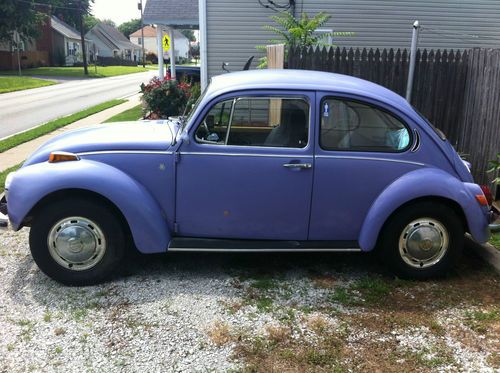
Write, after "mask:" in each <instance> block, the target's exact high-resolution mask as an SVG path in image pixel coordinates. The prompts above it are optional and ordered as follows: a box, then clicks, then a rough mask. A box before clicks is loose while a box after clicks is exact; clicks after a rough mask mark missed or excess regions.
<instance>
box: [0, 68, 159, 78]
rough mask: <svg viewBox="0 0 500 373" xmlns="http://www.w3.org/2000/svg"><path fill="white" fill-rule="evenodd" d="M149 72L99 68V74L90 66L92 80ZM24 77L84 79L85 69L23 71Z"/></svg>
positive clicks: (36, 69)
mask: <svg viewBox="0 0 500 373" xmlns="http://www.w3.org/2000/svg"><path fill="white" fill-rule="evenodd" d="M144 71H149V69H147V68H146V69H144V68H142V66H141V67H139V66H98V67H97V72H96V69H95V67H94V66H89V77H90V78H106V77H110V76H118V75H126V74H133V73H140V72H144ZM15 73H16V72H15V71H7V72H3V74H7V75H11V74H15ZM23 74H24V75H41V76H75V77H84V76H85V75H84V74H83V67H37V68H34V69H25V70H23Z"/></svg>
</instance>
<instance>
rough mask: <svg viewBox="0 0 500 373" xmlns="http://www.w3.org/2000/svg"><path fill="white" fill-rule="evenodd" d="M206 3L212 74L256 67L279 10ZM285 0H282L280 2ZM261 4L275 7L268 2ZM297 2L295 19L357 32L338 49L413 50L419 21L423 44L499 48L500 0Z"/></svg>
mask: <svg viewBox="0 0 500 373" xmlns="http://www.w3.org/2000/svg"><path fill="white" fill-rule="evenodd" d="M149 1H158V0H149ZM149 1H148V2H149ZM202 1H205V4H206V12H205V14H201V12H200V25H201V24H202V22H203V21H202V20H201V18H204V21H205V22H206V30H200V32H202V33H203V32H204V31H206V38H207V44H206V50H207V56H206V61H205V63H206V64H207V65H208V66H207V68H208V76H209V77H210V76H213V75H217V74H221V73H222V70H221V64H222V62H227V63H229V68H230V70H239V69H241V68H242V67H243V65H244V64H245V62H246V60H247V59H248V57H249V56H252V55H255V56H256V59H255V60H254V63H253V66H256V64H257V57H260V56H262V52H260V51H257V50H256V49H255V46H256V45H265V44H266V43H267V40H268V39H276V36H275V35H274V34H272V33H270V32H269V31H266V30H264V29H263V27H262V26H264V25H273V24H274V22H273V21H272V20H270V19H269V17H270V16H272V15H275V14H276V12H274V11H273V10H271V9H269V8H265V7H263V6H262V5H260V4H259V1H257V0H252V1H248V0H202ZM287 2H288V1H286V0H282V1H279V4H284V3H287ZM261 3H262V4H267V5H271V4H270V2H268V1H266V0H262V1H261ZM275 3H277V2H275ZM295 4H296V5H295V14H296V16H297V17H298V16H300V13H301V12H306V13H308V14H310V15H314V14H317V13H318V12H320V11H324V12H327V13H328V14H330V15H331V16H332V18H331V19H330V20H329V21H328V23H327V24H326V25H325V26H324V27H322V29H323V30H325V29H326V30H329V31H332V30H333V31H350V32H354V33H355V36H350V37H342V38H340V37H339V38H335V40H334V41H333V43H334V44H335V45H337V46H340V47H344V46H345V47H361V48H363V47H366V48H409V47H410V42H411V35H412V24H413V22H414V21H415V20H419V21H420V24H421V25H422V27H423V28H422V30H421V33H420V38H419V44H418V46H419V47H420V48H432V49H464V48H472V47H496V48H498V47H500V1H491V0H471V1H467V2H464V1H462V0H439V1H408V0H377V1H361V0H355V1H347V2H346V1H345V0H308V1H305V0H297V1H295ZM290 10H291V9H290ZM200 29H201V27H200ZM326 30H325V31H326ZM202 66H203V60H202Z"/></svg>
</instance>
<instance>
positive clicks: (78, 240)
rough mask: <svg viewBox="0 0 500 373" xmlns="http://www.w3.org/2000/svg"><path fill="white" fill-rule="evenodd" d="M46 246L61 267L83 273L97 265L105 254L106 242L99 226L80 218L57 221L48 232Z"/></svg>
mask: <svg viewBox="0 0 500 373" xmlns="http://www.w3.org/2000/svg"><path fill="white" fill-rule="evenodd" d="M47 245H48V247H49V252H50V255H51V256H52V258H53V259H54V260H55V261H56V262H57V263H58V264H60V265H61V266H63V267H65V268H67V269H71V270H73V271H83V270H86V269H90V268H92V267H94V266H95V265H96V264H97V263H99V262H100V261H101V259H102V257H103V256H104V253H105V252H106V240H105V238H104V234H103V233H102V230H101V229H100V228H99V226H98V225H97V224H96V223H94V222H93V221H91V220H89V219H86V218H82V217H80V216H72V217H68V218H65V219H62V220H60V221H58V222H57V223H56V224H55V225H54V226H53V227H52V229H51V230H50V232H49V235H48V238H47Z"/></svg>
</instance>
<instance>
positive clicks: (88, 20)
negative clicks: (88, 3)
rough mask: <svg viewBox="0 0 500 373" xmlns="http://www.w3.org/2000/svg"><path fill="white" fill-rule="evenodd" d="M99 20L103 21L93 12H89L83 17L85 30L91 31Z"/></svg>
mask: <svg viewBox="0 0 500 373" xmlns="http://www.w3.org/2000/svg"><path fill="white" fill-rule="evenodd" d="M99 22H101V21H100V20H99V18H96V17H94V16H93V15H92V14H87V15H86V16H84V17H83V29H84V32H85V33H87V32H89V31H90V30H91V29H92V28H93V27H94V26H95V25H97V24H98V23H99Z"/></svg>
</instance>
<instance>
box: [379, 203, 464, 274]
mask: <svg viewBox="0 0 500 373" xmlns="http://www.w3.org/2000/svg"><path fill="white" fill-rule="evenodd" d="M425 218H430V219H433V220H434V221H437V222H438V223H440V224H441V226H442V227H444V228H445V230H446V232H447V234H448V245H447V249H446V251H445V252H444V255H443V256H442V257H441V259H439V260H438V261H437V262H436V263H432V261H431V260H429V264H427V265H428V266H426V267H423V268H422V267H421V268H417V267H416V266H418V265H422V263H420V264H419V263H418V262H417V261H415V263H414V264H413V265H410V264H408V263H407V261H405V259H404V258H403V257H404V256H405V254H404V252H407V250H406V248H404V249H402V251H403V253H401V250H400V237H403V240H404V237H407V236H405V235H402V233H403V230H405V228H406V227H408V226H409V224H411V223H412V222H414V221H415V220H418V219H425ZM415 226H417V225H415ZM464 234H465V232H464V227H463V224H462V221H461V219H460V217H459V216H457V214H456V212H455V211H454V210H453V209H452V208H450V207H448V206H446V205H445V204H442V203H438V202H431V201H429V202H421V203H416V204H413V205H409V206H407V207H405V208H403V209H402V210H400V211H397V212H396V213H395V214H394V215H392V216H391V217H390V218H389V220H388V221H387V222H386V224H385V225H384V227H383V230H382V232H381V236H380V240H379V243H378V251H379V257H380V259H381V260H382V262H384V263H387V264H389V266H390V267H391V269H392V270H393V271H394V272H395V273H396V274H397V275H398V276H401V277H402V278H409V279H418V280H425V279H428V278H433V277H440V276H443V275H444V274H446V273H447V272H448V271H449V270H450V268H451V267H452V266H453V264H454V263H455V262H456V260H457V258H458V257H459V256H460V254H461V252H462V249H463V245H464ZM401 246H402V247H406V245H405V244H402V245H401ZM410 256H411V255H410ZM406 260H409V259H406Z"/></svg>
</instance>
